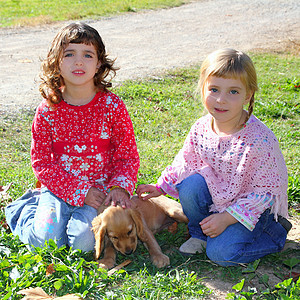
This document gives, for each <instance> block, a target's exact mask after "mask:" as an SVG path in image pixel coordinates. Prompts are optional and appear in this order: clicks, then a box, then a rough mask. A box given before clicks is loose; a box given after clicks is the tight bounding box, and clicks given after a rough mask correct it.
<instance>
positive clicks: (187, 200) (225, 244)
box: [176, 174, 287, 266]
mask: <svg viewBox="0 0 300 300" xmlns="http://www.w3.org/2000/svg"><path fill="white" fill-rule="evenodd" d="M176 187H177V189H178V191H179V199H180V203H181V205H182V208H183V211H184V213H185V214H186V216H187V217H188V219H189V223H188V227H189V232H190V235H191V236H192V237H194V238H198V239H201V240H205V241H207V246H206V254H207V256H208V257H209V259H210V260H212V261H214V262H216V263H218V264H219V265H221V266H230V265H236V264H237V263H249V262H252V261H255V260H256V259H259V258H261V257H263V256H265V255H267V254H270V253H275V252H279V251H281V250H282V249H283V247H284V244H285V240H286V236H287V232H286V230H285V229H284V228H283V227H282V226H281V224H279V223H278V222H276V221H275V219H274V215H273V214H271V213H270V210H266V211H265V212H264V213H263V214H262V215H261V216H260V218H259V221H258V223H257V224H256V226H255V228H254V230H253V231H250V230H248V229H247V228H246V227H245V226H244V225H242V224H241V223H239V222H238V223H235V224H232V225H230V226H228V227H227V228H226V229H225V230H224V231H223V232H222V233H221V234H220V235H219V236H217V237H215V238H210V237H208V236H206V235H205V234H204V233H203V232H202V230H201V227H200V225H199V222H200V221H201V220H203V219H204V218H206V217H208V216H209V215H211V214H212V212H209V207H210V205H211V204H212V203H213V202H212V197H211V195H210V193H209V190H208V187H207V184H206V181H205V179H204V178H203V177H202V176H201V175H200V174H195V175H191V176H189V177H187V178H186V179H184V180H183V181H182V182H180V183H179V184H178V185H177V186H176Z"/></svg>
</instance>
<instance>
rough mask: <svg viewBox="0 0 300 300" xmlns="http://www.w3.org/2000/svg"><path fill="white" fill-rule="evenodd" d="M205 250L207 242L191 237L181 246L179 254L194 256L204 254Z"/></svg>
mask: <svg viewBox="0 0 300 300" xmlns="http://www.w3.org/2000/svg"><path fill="white" fill-rule="evenodd" d="M205 248H206V241H203V240H200V239H196V238H192V237H191V238H189V239H188V240H187V241H186V242H185V243H183V244H182V245H181V246H180V248H179V252H180V253H181V254H184V255H192V254H195V253H196V252H199V253H202V252H203V251H204V250H205Z"/></svg>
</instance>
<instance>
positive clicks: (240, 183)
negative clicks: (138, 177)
mask: <svg viewBox="0 0 300 300" xmlns="http://www.w3.org/2000/svg"><path fill="white" fill-rule="evenodd" d="M211 124H212V117H211V116H210V115H206V116H204V117H202V118H200V119H199V120H198V121H196V123H195V124H194V125H193V126H192V128H191V130H190V132H189V134H188V136H187V138H186V140H185V143H184V146H183V148H182V149H181V150H180V151H179V153H178V154H177V156H176V157H175V159H174V161H173V163H172V165H170V166H168V167H167V168H166V169H165V170H164V171H163V173H162V175H161V177H160V178H159V179H158V184H159V186H160V187H161V188H162V189H163V190H164V191H165V192H166V193H168V194H169V195H171V196H173V197H175V198H178V191H177V189H176V184H178V183H180V182H181V181H182V180H183V179H185V178H186V177H188V176H190V175H192V174H195V173H198V174H201V175H202V176H203V177H204V178H205V180H206V183H207V185H208V188H209V191H210V193H211V196H212V200H213V205H212V206H211V211H215V212H224V211H227V212H229V213H230V214H231V215H232V216H234V217H235V218H236V219H237V220H238V221H239V222H241V223H242V224H243V225H244V226H246V227H247V228H248V229H249V230H253V229H254V227H255V224H256V223H257V222H258V219H259V217H260V215H261V214H262V213H263V212H264V211H265V210H266V209H268V208H271V212H273V213H274V214H275V216H276V217H277V215H278V214H279V215H282V216H284V217H286V216H287V215H288V204H287V186H288V174H287V168H286V165H285V162H284V158H283V155H282V153H281V151H280V149H279V144H278V141H277V139H276V137H275V135H274V134H273V132H272V131H271V130H270V129H269V128H268V127H266V126H265V125H264V124H263V123H262V122H261V121H260V120H258V119H257V118H256V117H255V116H251V117H250V119H249V121H248V122H247V124H246V125H245V126H244V128H242V129H241V130H240V131H238V132H236V133H234V134H232V135H228V136H218V135H217V134H216V133H215V132H214V131H213V130H212V125H211Z"/></svg>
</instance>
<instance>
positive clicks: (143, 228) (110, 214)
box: [92, 196, 188, 269]
mask: <svg viewBox="0 0 300 300" xmlns="http://www.w3.org/2000/svg"><path fill="white" fill-rule="evenodd" d="M131 207H132V208H130V209H123V208H122V207H119V206H116V207H114V206H109V207H107V206H101V207H100V208H99V209H98V216H97V217H96V218H95V219H94V220H93V221H92V230H93V232H94V235H95V240H96V243H95V259H96V260H98V259H99V256H100V254H101V252H102V251H103V249H104V256H103V258H102V259H101V260H100V261H99V266H100V267H103V268H106V269H110V268H112V267H113V266H114V265H115V261H116V251H119V252H121V253H122V254H124V255H129V254H131V253H133V252H134V251H135V249H136V247H137V243H138V239H140V240H141V241H142V242H143V243H144V245H145V246H146V248H147V249H148V251H149V254H150V258H151V260H152V262H153V264H154V265H155V266H157V267H158V268H162V267H165V266H167V265H169V264H170V260H169V257H168V256H166V255H164V254H163V253H162V251H161V248H160V246H159V245H158V243H157V241H156V239H155V237H154V234H155V233H157V232H159V231H160V230H162V229H164V228H166V227H168V226H170V225H172V224H173V223H174V222H183V223H187V222H188V219H187V217H186V216H185V215H184V213H183V211H182V207H181V205H180V203H178V202H177V201H174V200H172V199H169V198H167V197H165V196H160V197H157V198H151V199H149V200H147V201H143V200H141V199H139V198H138V197H137V196H133V197H132V198H131Z"/></svg>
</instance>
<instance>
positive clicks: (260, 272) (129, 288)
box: [0, 54, 300, 299]
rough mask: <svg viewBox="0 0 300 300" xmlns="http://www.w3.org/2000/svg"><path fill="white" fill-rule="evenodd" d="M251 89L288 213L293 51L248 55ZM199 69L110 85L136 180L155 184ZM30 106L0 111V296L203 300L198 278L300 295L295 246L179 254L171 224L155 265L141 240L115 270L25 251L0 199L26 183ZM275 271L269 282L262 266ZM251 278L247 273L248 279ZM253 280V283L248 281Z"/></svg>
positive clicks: (292, 202) (295, 195)
mask: <svg viewBox="0 0 300 300" xmlns="http://www.w3.org/2000/svg"><path fill="white" fill-rule="evenodd" d="M252 57H253V60H254V62H255V65H256V69H257V72H258V79H259V86H260V90H259V92H258V93H257V95H256V105H255V109H254V114H255V115H256V116H257V117H258V118H260V119H261V120H262V121H263V122H265V123H266V125H267V126H269V127H270V128H271V129H272V130H273V131H274V133H275V134H276V136H277V138H278V140H279V143H280V146H281V149H282V151H283V155H284V157H285V160H286V163H287V167H288V173H289V190H288V194H289V208H290V214H291V215H292V216H294V217H297V209H299V204H300V184H299V157H300V146H299V145H300V144H299V134H300V133H299V112H300V106H299V103H300V99H299V84H300V83H299V73H298V72H299V69H300V58H299V57H297V56H292V55H278V54H277V55H276V54H253V55H252ZM198 73H199V67H198V66H195V67H193V68H188V69H181V70H177V71H174V72H171V73H168V74H165V75H163V76H161V77H155V78H148V79H147V80H141V81H128V82H125V83H123V84H122V85H120V86H118V87H116V88H115V89H114V92H115V93H116V94H117V95H119V96H120V97H121V98H122V99H123V100H124V101H125V103H126V105H127V108H128V110H129V113H130V116H131V118H132V121H133V125H134V129H135V134H136V140H137V145H138V150H139V153H140V158H141V168H140V171H139V176H138V183H139V184H141V183H151V182H156V180H157V178H158V177H159V175H160V173H161V171H162V170H163V169H164V168H165V167H166V166H167V165H168V164H170V163H171V162H172V160H173V158H174V156H175V155H176V153H177V152H178V150H179V149H180V148H181V147H182V145H183V142H184V139H185V137H186V135H187V133H188V131H189V130H190V127H191V125H192V124H193V123H194V121H195V120H196V119H197V118H199V117H200V116H201V115H203V114H204V113H205V112H204V111H203V107H202V105H201V100H200V99H199V98H198V97H197V96H195V94H194V91H195V89H196V85H197V79H198ZM33 115H34V112H33V111H27V110H24V111H23V112H22V113H18V114H16V115H11V114H8V113H4V112H2V113H1V115H0V148H1V154H0V185H2V186H6V185H8V184H9V183H13V185H12V187H11V189H10V190H9V196H10V197H9V198H8V197H7V196H6V195H5V194H2V195H1V194H0V198H1V197H2V198H1V203H0V208H1V210H0V222H1V226H0V231H1V235H0V298H1V299H21V298H22V296H21V295H18V294H17V292H18V291H19V290H21V289H24V288H28V287H41V288H43V289H44V291H45V292H46V293H48V294H49V295H56V296H62V295H65V294H67V293H78V295H80V296H81V297H82V298H84V299H163V298H166V299H204V298H205V299H210V297H212V296H211V293H212V292H213V291H212V290H210V289H208V288H207V287H205V285H204V279H205V278H211V279H215V280H220V279H221V280H223V281H227V282H230V283H232V286H234V290H233V292H232V293H229V294H228V299H300V286H299V285H300V281H299V280H298V281H295V282H294V281H293V280H292V279H287V278H286V277H285V276H287V277H292V276H293V275H292V274H293V271H298V270H297V268H299V262H300V251H299V250H291V249H290V250H286V251H284V252H281V253H277V254H273V255H268V256H266V257H264V258H263V259H261V260H260V261H256V262H254V263H253V264H249V265H248V266H242V265H241V266H237V267H227V268H224V267H220V266H217V265H215V264H213V263H212V262H210V261H209V260H208V259H207V257H206V255H205V254H203V253H202V254H197V255H194V256H192V257H189V258H186V257H184V256H182V255H181V254H180V253H179V252H178V250H177V249H178V247H179V246H180V245H181V244H182V243H183V242H184V241H185V239H186V237H187V230H186V227H185V225H183V224H180V226H179V229H178V232H177V233H176V234H170V233H169V232H162V233H160V234H157V235H156V238H157V240H158V242H159V244H160V246H161V248H162V250H163V252H164V253H166V254H167V255H168V256H169V257H170V260H171V265H170V267H168V268H163V269H157V268H156V267H154V266H153V265H152V264H151V262H150V261H149V255H148V252H147V250H146V249H145V248H144V247H143V245H139V246H138V249H137V251H136V252H135V253H134V254H132V255H131V256H129V257H125V256H122V255H120V254H119V255H118V257H117V263H118V264H119V263H121V262H123V261H124V260H125V259H131V260H132V263H131V264H129V265H128V266H127V267H126V268H124V269H123V270H121V271H119V272H116V273H114V274H113V275H108V273H107V272H106V271H105V270H102V269H99V268H98V266H97V264H96V262H94V261H93V255H92V253H82V252H81V251H78V250H77V251H74V250H72V249H68V248H60V249H57V247H56V245H55V243H54V242H53V241H49V245H48V247H44V248H36V250H35V251H34V252H29V251H28V250H27V248H26V247H25V245H23V244H22V243H21V242H20V241H19V239H18V238H17V237H14V236H12V234H11V233H10V230H9V228H7V225H6V224H5V217H4V207H5V206H6V205H7V203H8V202H9V201H11V200H12V199H16V198H17V197H19V196H21V195H22V194H23V193H24V192H25V190H26V189H28V188H34V187H35V181H36V179H35V178H34V175H33V172H32V170H31V166H30V127H31V122H32V118H33ZM265 269H268V270H272V273H273V274H275V275H276V276H277V277H278V282H279V283H278V284H277V286H276V287H275V286H274V285H273V286H272V285H271V284H270V283H269V278H268V275H267V274H264V270H265ZM255 280H256V281H255ZM253 284H255V286H253Z"/></svg>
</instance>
